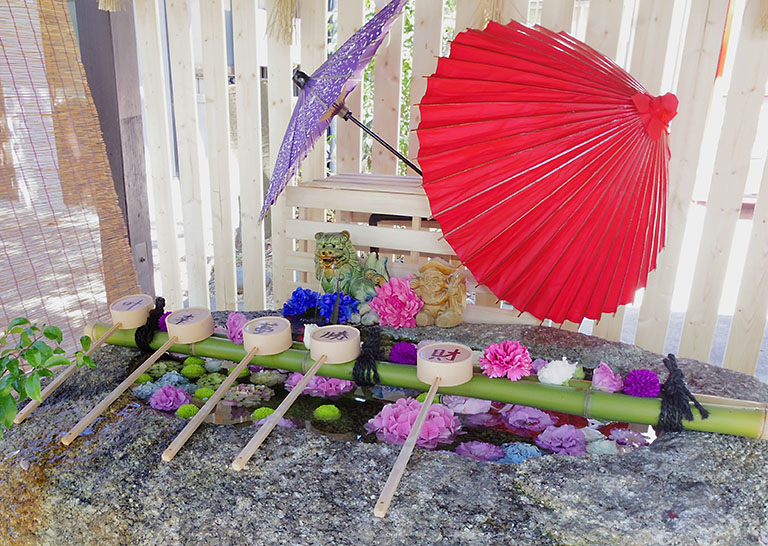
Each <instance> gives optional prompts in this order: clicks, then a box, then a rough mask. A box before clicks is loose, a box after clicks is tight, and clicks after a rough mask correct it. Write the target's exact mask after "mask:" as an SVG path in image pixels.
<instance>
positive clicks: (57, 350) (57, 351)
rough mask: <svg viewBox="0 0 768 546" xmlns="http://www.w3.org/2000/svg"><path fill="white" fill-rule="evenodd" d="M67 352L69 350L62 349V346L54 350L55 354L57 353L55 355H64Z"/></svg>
mask: <svg viewBox="0 0 768 546" xmlns="http://www.w3.org/2000/svg"><path fill="white" fill-rule="evenodd" d="M66 352H67V351H65V350H64V349H62V348H61V347H56V348H55V349H54V350H53V354H55V355H63V354H64V353H66Z"/></svg>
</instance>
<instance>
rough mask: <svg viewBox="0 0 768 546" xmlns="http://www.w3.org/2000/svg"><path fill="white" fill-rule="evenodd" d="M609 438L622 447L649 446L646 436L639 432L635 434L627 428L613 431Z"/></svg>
mask: <svg viewBox="0 0 768 546" xmlns="http://www.w3.org/2000/svg"><path fill="white" fill-rule="evenodd" d="M609 438H610V439H611V440H613V441H614V442H616V443H617V444H619V445H620V446H628V447H640V446H647V445H648V440H647V439H646V437H645V436H643V435H642V434H640V433H639V432H635V431H634V430H627V429H625V428H615V429H613V430H612V431H611V434H610V436H609Z"/></svg>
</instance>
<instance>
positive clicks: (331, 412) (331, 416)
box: [312, 404, 341, 421]
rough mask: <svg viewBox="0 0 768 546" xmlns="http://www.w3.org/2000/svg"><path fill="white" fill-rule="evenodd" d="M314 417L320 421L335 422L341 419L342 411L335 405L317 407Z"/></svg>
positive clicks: (313, 413)
mask: <svg viewBox="0 0 768 546" xmlns="http://www.w3.org/2000/svg"><path fill="white" fill-rule="evenodd" d="M312 415H313V416H314V417H315V419H317V420H318V421H335V420H336V419H338V418H339V417H341V410H340V409H339V408H337V407H336V406H334V405H333V404H323V405H322V406H317V407H316V408H315V411H314V412H312Z"/></svg>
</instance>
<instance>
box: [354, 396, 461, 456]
mask: <svg viewBox="0 0 768 546" xmlns="http://www.w3.org/2000/svg"><path fill="white" fill-rule="evenodd" d="M420 410H421V402H419V401H418V400H416V399H415V398H401V399H400V400H398V401H397V402H395V403H394V404H388V405H386V406H384V407H383V408H382V410H381V411H380V412H379V413H378V414H377V415H376V417H374V418H373V419H371V420H370V421H368V422H367V423H366V424H365V430H367V431H368V433H369V434H370V433H373V432H375V433H376V437H377V438H378V439H379V440H383V441H385V442H388V443H390V444H399V445H402V444H404V443H405V439H406V438H407V437H408V434H410V432H411V427H412V426H413V423H414V421H416V416H417V415H418V414H419V411H420ZM460 430H461V423H460V422H459V419H458V417H456V416H455V415H454V414H453V412H452V411H451V410H450V409H448V408H446V407H445V406H443V405H442V404H432V405H431V406H430V407H429V413H427V420H426V421H425V422H424V426H423V427H421V431H420V432H419V438H418V440H416V445H417V446H420V447H425V448H427V449H434V448H435V447H437V444H439V443H444V444H450V443H452V442H453V440H454V438H455V437H456V434H458V433H459V431H460Z"/></svg>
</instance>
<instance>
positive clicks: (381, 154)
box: [371, 15, 404, 174]
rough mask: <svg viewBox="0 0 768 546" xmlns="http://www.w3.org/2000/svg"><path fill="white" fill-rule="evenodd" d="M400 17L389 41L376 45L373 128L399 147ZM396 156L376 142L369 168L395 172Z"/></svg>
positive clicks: (401, 41) (401, 17) (392, 144)
mask: <svg viewBox="0 0 768 546" xmlns="http://www.w3.org/2000/svg"><path fill="white" fill-rule="evenodd" d="M403 19H404V16H403V15H401V16H400V17H398V18H397V20H396V21H395V22H394V23H393V25H392V28H391V29H390V31H389V38H388V40H389V43H388V44H387V43H386V41H385V43H384V44H385V45H382V46H381V48H379V52H378V53H377V54H376V57H375V59H376V61H375V62H376V64H375V66H374V69H373V88H374V95H373V131H374V132H375V133H377V134H378V135H379V136H380V137H381V138H383V139H384V140H385V141H386V142H388V143H389V144H390V145H391V146H392V147H393V148H398V140H399V137H400V81H401V78H402V49H403V48H402V45H403ZM397 162H398V159H397V158H396V157H395V156H394V155H392V154H391V153H390V152H389V151H387V149H386V148H384V146H382V145H381V144H379V143H378V142H375V141H374V143H373V148H372V149H371V171H372V172H375V173H381V174H397Z"/></svg>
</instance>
